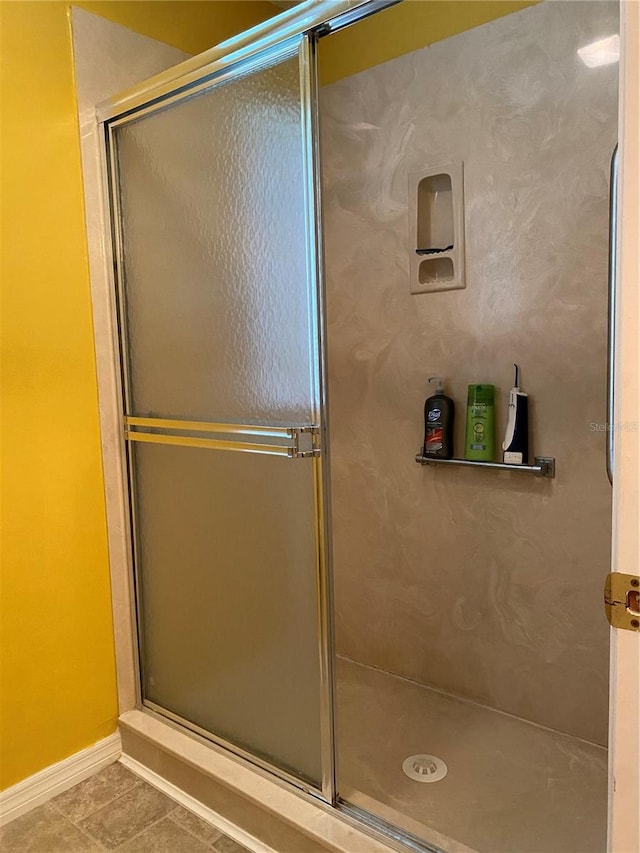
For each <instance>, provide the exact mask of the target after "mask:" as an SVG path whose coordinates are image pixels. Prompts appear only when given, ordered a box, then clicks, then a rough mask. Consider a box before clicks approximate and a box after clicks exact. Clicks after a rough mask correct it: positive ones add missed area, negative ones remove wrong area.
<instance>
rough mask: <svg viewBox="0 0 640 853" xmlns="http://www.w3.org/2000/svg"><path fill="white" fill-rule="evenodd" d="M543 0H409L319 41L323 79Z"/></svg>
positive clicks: (368, 65)
mask: <svg viewBox="0 0 640 853" xmlns="http://www.w3.org/2000/svg"><path fill="white" fill-rule="evenodd" d="M537 2H539V0H404V2H403V3H400V4H399V5H397V6H392V7H391V8H389V9H385V10H384V11H383V12H380V13H378V14H377V15H372V16H371V17H370V18H367V19H365V20H364V21H361V22H360V23H359V24H357V25H356V26H353V27H347V28H346V29H344V30H340V31H339V32H337V33H333V34H332V35H330V36H328V37H327V38H325V39H322V40H321V41H320V47H319V53H318V60H319V70H320V82H321V84H322V85H326V84H328V83H334V82H335V81H336V80H340V79H342V78H343V77H348V76H349V75H350V74H357V73H358V72H359V71H364V70H365V68H371V67H372V66H373V65H378V64H379V63H380V62H387V61H388V60H389V59H394V58H395V57H396V56H402V55H403V54H405V53H409V52H410V51H412V50H418V49H419V48H421V47H425V46H426V45H428V44H433V42H436V41H440V40H441V39H445V38H449V36H453V35H455V34H456V33H461V32H464V30H470V29H471V28H472V27H477V26H480V24H486V23H487V22H488V21H493V20H495V19H496V18H500V17H501V16H502V15H509V14H510V13H511V12H517V11H518V10H519V9H524V8H526V7H527V6H533V5H535V3H537Z"/></svg>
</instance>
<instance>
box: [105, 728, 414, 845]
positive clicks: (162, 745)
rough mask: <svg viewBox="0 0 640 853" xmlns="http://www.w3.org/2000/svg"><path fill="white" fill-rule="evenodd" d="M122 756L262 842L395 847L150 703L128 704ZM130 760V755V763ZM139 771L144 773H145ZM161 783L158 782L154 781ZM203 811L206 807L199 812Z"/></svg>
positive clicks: (134, 769) (213, 820) (212, 817)
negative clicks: (131, 707)
mask: <svg viewBox="0 0 640 853" xmlns="http://www.w3.org/2000/svg"><path fill="white" fill-rule="evenodd" d="M119 725H120V733H121V736H122V750H123V759H122V761H123V763H124V764H125V765H128V766H130V767H131V769H132V770H133V771H134V772H139V771H138V770H136V766H138V767H139V766H142V768H145V769H146V770H147V771H150V772H151V774H153V775H149V776H145V778H146V779H147V781H149V782H150V784H154V781H153V780H154V776H155V779H156V782H157V780H158V779H160V780H163V782H164V783H169V784H170V786H172V788H174V789H175V788H177V789H179V791H180V792H182V793H183V795H186V797H187V799H189V800H190V801H191V802H192V803H193V801H194V800H195V801H196V802H197V803H199V804H200V805H201V806H204V807H205V809H206V810H209V812H210V813H211V815H210V820H211V821H212V822H215V821H216V817H220V818H222V820H223V821H224V822H228V823H229V824H231V825H232V826H235V827H237V828H238V829H240V830H241V832H242V833H243V834H245V833H246V835H247V836H248V837H250V838H252V839H254V840H255V841H257V842H258V844H259V845H260V846H259V847H257V849H261V850H265V849H269V848H275V849H276V850H278V853H300V851H301V850H304V851H305V853H322V851H331V852H332V853H392V851H398V850H405V851H406V849H407V848H406V847H405V846H403V845H399V844H398V845H396V844H394V843H393V842H391V843H385V842H383V841H381V840H379V838H378V837H375V836H374V834H373V833H371V834H370V833H369V832H367V831H366V830H363V829H360V828H359V827H356V826H354V825H353V823H352V822H351V820H349V819H347V818H344V817H343V816H342V815H341V814H340V813H339V812H337V811H336V810H334V809H332V808H331V807H329V806H328V805H325V804H324V803H321V802H320V801H319V800H318V801H316V800H315V798H313V797H312V796H310V795H305V794H304V793H303V792H300V793H297V792H294V791H293V790H291V788H290V787H288V786H287V787H285V785H284V784H280V783H279V782H278V781H274V779H273V778H272V777H270V776H269V775H268V774H267V773H266V772H265V771H262V770H260V769H259V768H254V767H252V766H251V765H249V763H248V762H245V761H243V760H242V759H239V758H236V757H235V756H231V755H230V754H229V753H226V752H224V751H223V750H221V749H220V748H218V747H216V746H214V745H209V744H205V743H202V742H200V741H199V740H198V739H196V738H195V737H192V736H191V735H189V734H185V733H184V732H182V731H179V730H178V729H177V728H176V727H175V726H174V725H173V724H171V723H168V722H165V721H163V720H160V719H158V718H157V717H156V716H155V715H152V714H150V713H147V712H145V711H127V712H125V713H124V714H123V715H122V716H121V717H120V721H119ZM131 760H132V762H133V763H130V762H131ZM141 775H142V774H141ZM157 786H158V787H161V785H160V784H158V783H157ZM201 814H202V816H204V812H202V813H201Z"/></svg>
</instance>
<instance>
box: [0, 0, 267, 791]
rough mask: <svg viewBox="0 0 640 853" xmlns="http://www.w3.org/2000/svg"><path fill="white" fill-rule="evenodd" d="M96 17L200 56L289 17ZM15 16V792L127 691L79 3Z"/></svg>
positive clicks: (5, 598)
mask: <svg viewBox="0 0 640 853" xmlns="http://www.w3.org/2000/svg"><path fill="white" fill-rule="evenodd" d="M81 5H82V6H83V7H84V8H85V9H88V10H89V11H98V12H100V13H101V14H104V15H105V16H106V17H109V18H111V19H112V20H115V21H117V22H120V23H123V24H125V25H127V26H130V27H131V28H132V29H136V30H138V31H140V32H143V33H144V34H146V35H151V36H153V37H155V38H159V39H161V40H163V41H166V42H168V43H171V44H173V45H175V46H176V47H180V48H182V49H183V50H186V51H189V52H196V51H199V50H200V49H204V48H206V47H208V46H211V45H212V44H215V43H216V42H218V41H220V40H222V39H224V38H226V37H228V36H229V35H231V34H233V33H235V32H239V31H241V30H242V29H245V28H246V27H248V26H251V25H253V24H255V23H256V22H258V21H259V20H260V19H263V18H265V17H269V16H270V15H272V14H274V13H275V12H277V9H276V7H273V6H270V5H269V4H266V3H264V4H263V3H253V2H252V3H236V2H233V3H224V2H223V3H209V2H196V3H191V2H185V3H181V2H180V1H179V0H174V2H171V0H168V2H160V3H155V2H154V3H146V2H127V0H125V1H124V2H99V3H95V4H94V3H90V2H84V3H82V4H81ZM0 8H1V11H2V177H3V188H2V347H3V368H2V392H3V406H2V418H3V423H2V458H3V480H2V512H3V541H2V546H3V565H2V586H1V590H0V592H1V597H0V607H1V609H0V630H1V638H0V639H1V649H2V685H1V694H0V724H1V730H0V744H1V754H0V787H2V788H4V787H7V786H9V785H12V784H14V783H16V782H18V781H20V780H21V779H23V778H25V777H26V776H29V775H31V774H32V773H35V772H36V771H38V770H41V769H42V768H43V767H46V766H47V765H49V764H51V763H53V762H55V761H60V760H61V759H63V758H65V757H66V756H68V755H71V754H72V753H74V752H76V751H78V750H79V749H82V748H83V747H85V746H88V745H89V744H91V743H94V742H95V741H96V740H99V739H100V738H102V737H105V736H106V735H108V734H110V733H111V732H113V731H114V729H115V723H116V685H115V675H114V655H113V634H112V625H111V613H110V596H109V575H108V558H107V543H106V530H105V510H104V500H103V484H102V472H101V459H100V440H99V432H98V405H97V390H96V378H95V364H94V355H93V338H92V328H91V306H90V298H89V278H88V262H87V249H86V243H85V236H84V218H83V217H84V213H83V200H82V183H81V165H80V151H79V141H78V131H77V126H76V115H75V109H76V107H75V95H74V81H73V69H72V53H71V33H70V25H69V18H68V12H69V4H68V3H65V2H57V1H56V0H54V2H3V3H2V4H1V6H0Z"/></svg>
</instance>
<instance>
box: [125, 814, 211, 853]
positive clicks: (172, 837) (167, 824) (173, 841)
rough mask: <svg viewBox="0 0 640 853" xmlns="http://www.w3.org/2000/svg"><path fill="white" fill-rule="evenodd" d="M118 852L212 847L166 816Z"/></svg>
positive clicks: (206, 852)
mask: <svg viewBox="0 0 640 853" xmlns="http://www.w3.org/2000/svg"><path fill="white" fill-rule="evenodd" d="M118 853H211V847H210V846H209V845H208V844H205V843H204V841H200V840H199V839H197V838H194V836H193V835H191V834H190V833H189V832H187V831H186V830H185V829H182V828H181V827H179V826H178V825H177V824H176V823H174V822H173V821H172V820H171V819H170V818H168V817H166V818H163V820H161V821H159V822H158V823H156V824H154V825H153V826H151V827H149V829H145V831H144V832H143V833H141V834H140V835H136V837H135V838H132V839H131V841H128V842H127V843H126V844H123V845H122V847H118Z"/></svg>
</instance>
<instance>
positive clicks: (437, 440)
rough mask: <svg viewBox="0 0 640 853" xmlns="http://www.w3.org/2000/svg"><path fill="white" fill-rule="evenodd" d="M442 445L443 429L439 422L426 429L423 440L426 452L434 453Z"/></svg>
mask: <svg viewBox="0 0 640 853" xmlns="http://www.w3.org/2000/svg"><path fill="white" fill-rule="evenodd" d="M443 445H444V429H443V427H442V426H440V424H438V425H437V426H432V427H429V428H428V429H427V435H426V437H425V440H424V449H425V451H426V453H435V452H436V451H438V450H442V447H443Z"/></svg>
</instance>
